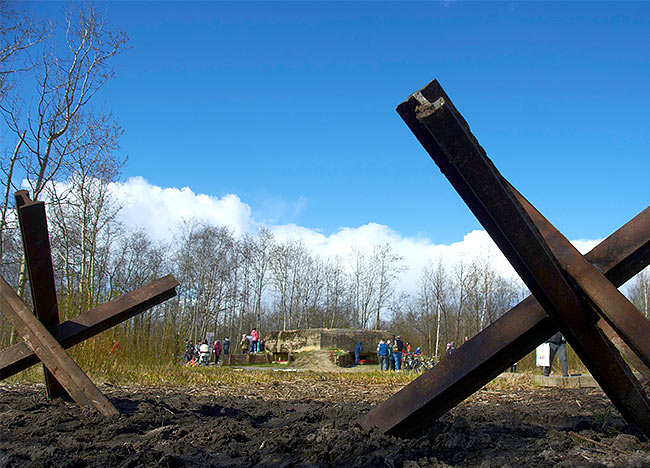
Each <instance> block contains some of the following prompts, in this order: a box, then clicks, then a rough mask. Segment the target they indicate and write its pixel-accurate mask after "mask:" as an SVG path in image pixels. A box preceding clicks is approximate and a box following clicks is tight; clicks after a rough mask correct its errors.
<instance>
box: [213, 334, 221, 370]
mask: <svg viewBox="0 0 650 468" xmlns="http://www.w3.org/2000/svg"><path fill="white" fill-rule="evenodd" d="M221 350H222V346H221V341H219V340H217V341H215V342H214V345H213V346H212V352H213V353H214V365H215V366H216V365H217V364H219V356H221Z"/></svg>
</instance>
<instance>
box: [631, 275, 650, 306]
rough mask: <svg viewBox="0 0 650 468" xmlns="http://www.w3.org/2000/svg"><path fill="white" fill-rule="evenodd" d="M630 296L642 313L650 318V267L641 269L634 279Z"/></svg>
mask: <svg viewBox="0 0 650 468" xmlns="http://www.w3.org/2000/svg"><path fill="white" fill-rule="evenodd" d="M630 298H631V300H632V302H633V303H634V305H636V306H637V308H638V309H639V310H640V311H641V313H642V314H643V315H645V316H646V317H647V318H650V267H648V268H646V269H645V270H643V271H641V273H639V274H638V275H636V277H635V278H634V280H633V281H632V287H631V288H630Z"/></svg>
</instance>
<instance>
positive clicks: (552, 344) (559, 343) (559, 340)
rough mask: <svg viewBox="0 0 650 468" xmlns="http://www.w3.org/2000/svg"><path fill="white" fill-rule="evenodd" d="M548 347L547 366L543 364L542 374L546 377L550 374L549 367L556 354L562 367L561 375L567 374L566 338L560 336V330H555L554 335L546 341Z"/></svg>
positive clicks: (565, 375) (566, 375) (551, 365)
mask: <svg viewBox="0 0 650 468" xmlns="http://www.w3.org/2000/svg"><path fill="white" fill-rule="evenodd" d="M547 343H548V344H549V348H550V354H549V360H548V364H549V365H548V366H544V375H545V376H546V377H548V376H549V375H550V374H551V367H553V360H554V359H555V355H556V354H557V356H558V359H559V360H560V367H561V368H562V377H568V376H569V363H568V362H567V359H566V340H565V339H564V336H562V333H561V332H557V333H556V334H555V335H553V336H552V337H550V338H549V339H548V341H547Z"/></svg>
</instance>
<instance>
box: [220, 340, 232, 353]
mask: <svg viewBox="0 0 650 468" xmlns="http://www.w3.org/2000/svg"><path fill="white" fill-rule="evenodd" d="M222 348H223V355H224V356H227V355H229V354H230V338H228V337H226V339H225V340H223V346H222Z"/></svg>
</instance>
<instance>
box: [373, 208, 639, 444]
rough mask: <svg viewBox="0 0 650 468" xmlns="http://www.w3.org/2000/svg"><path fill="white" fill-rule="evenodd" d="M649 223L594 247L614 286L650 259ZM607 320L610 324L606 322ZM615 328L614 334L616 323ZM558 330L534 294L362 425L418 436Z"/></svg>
mask: <svg viewBox="0 0 650 468" xmlns="http://www.w3.org/2000/svg"><path fill="white" fill-rule="evenodd" d="M648 226H650V208H646V209H645V210H644V211H643V212H641V213H640V214H638V215H637V216H635V217H634V218H633V219H632V220H630V221H629V222H628V223H626V224H625V225H624V226H623V227H621V228H620V229H619V230H617V231H616V232H615V233H614V234H612V235H611V236H609V237H608V238H607V239H605V240H603V241H602V242H601V243H600V244H598V245H597V246H596V247H594V248H593V249H592V250H591V251H590V252H589V253H587V254H586V258H587V259H588V260H589V261H590V262H592V263H593V264H594V265H596V266H597V268H599V269H600V270H601V271H602V272H603V274H604V275H605V277H606V278H607V279H608V280H610V281H611V282H612V283H613V284H614V285H616V286H620V285H622V284H623V283H625V282H626V281H627V280H629V279H630V278H631V277H633V276H634V275H636V274H637V273H638V272H639V271H641V270H642V269H643V268H644V264H647V263H648V261H649V259H650V248H649V247H650V229H648V228H647V227H648ZM644 227H645V229H644ZM600 325H601V323H600V322H599V326H600ZM602 325H604V326H607V324H606V323H604V324H602ZM609 330H610V331H611V332H612V333H613V330H611V328H610V329H609ZM557 331H558V328H557V326H556V325H555V324H554V323H553V321H552V320H551V319H550V318H549V317H548V315H547V314H546V312H545V311H544V309H542V307H541V306H540V305H539V303H538V302H537V301H536V300H535V298H534V297H532V296H529V297H528V298H526V299H525V300H524V301H522V302H520V303H519V304H518V305H516V306H515V307H513V308H512V309H511V310H510V311H508V312H507V313H505V314H504V315H503V316H501V317H500V318H499V319H498V320H496V321H495V322H494V323H492V324H491V325H490V326H489V327H487V328H486V329H485V330H483V331H482V332H481V333H479V334H478V335H476V336H474V337H473V338H472V339H471V340H469V341H468V342H467V343H465V344H463V345H462V346H460V347H459V348H458V349H457V350H456V352H455V353H454V354H453V355H452V356H451V357H450V358H449V359H444V360H443V361H442V362H440V363H439V364H438V365H436V366H435V367H434V368H433V369H430V370H428V371H426V372H425V373H424V374H422V375H421V376H420V377H419V378H418V379H416V380H415V381H413V382H412V383H411V384H409V385H407V386H406V387H404V388H403V389H402V390H400V391H399V392H397V393H396V394H394V395H393V396H391V397H390V398H389V399H388V400H386V401H385V402H384V403H382V404H381V405H380V406H378V407H377V408H375V409H373V410H372V411H371V412H369V413H368V414H367V415H366V416H365V417H364V418H363V419H362V420H361V425H362V426H364V427H366V428H369V427H377V428H379V429H380V430H381V431H383V432H388V433H390V434H393V435H401V436H409V435H414V434H416V433H418V432H419V431H420V430H421V429H422V428H424V427H426V426H427V425H428V424H429V423H430V421H432V420H434V419H436V418H439V417H440V416H442V415H443V414H445V413H446V412H447V411H449V410H450V409H452V408H453V407H454V406H456V405H457V404H459V403H460V402H462V401H463V400H465V399H466V398H467V397H469V396H470V395H472V394H473V393H474V392H476V391H478V390H479V389H480V388H481V387H483V386H484V385H486V384H487V383H488V382H490V381H491V380H492V379H493V378H494V377H496V376H497V375H499V374H500V373H501V372H503V371H504V370H506V369H507V368H508V367H510V365H511V364H513V363H514V362H517V361H519V360H521V359H522V358H523V357H524V356H526V355H527V354H528V353H530V352H532V351H533V350H534V349H535V348H536V347H537V346H538V345H539V344H541V343H543V342H544V341H545V340H546V339H548V338H549V337H551V336H552V335H553V334H554V333H556V332H557Z"/></svg>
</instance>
